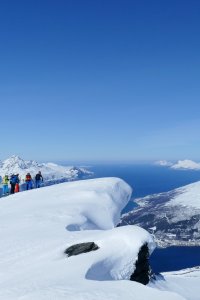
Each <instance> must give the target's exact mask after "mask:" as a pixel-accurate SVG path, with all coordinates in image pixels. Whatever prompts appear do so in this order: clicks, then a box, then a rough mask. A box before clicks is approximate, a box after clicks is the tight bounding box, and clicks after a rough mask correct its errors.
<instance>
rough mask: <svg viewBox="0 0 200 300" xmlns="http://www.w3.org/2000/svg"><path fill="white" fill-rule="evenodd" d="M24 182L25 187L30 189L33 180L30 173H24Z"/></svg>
mask: <svg viewBox="0 0 200 300" xmlns="http://www.w3.org/2000/svg"><path fill="white" fill-rule="evenodd" d="M25 182H26V189H27V190H31V189H32V188H33V181H32V177H31V174H30V173H27V174H26V179H25Z"/></svg>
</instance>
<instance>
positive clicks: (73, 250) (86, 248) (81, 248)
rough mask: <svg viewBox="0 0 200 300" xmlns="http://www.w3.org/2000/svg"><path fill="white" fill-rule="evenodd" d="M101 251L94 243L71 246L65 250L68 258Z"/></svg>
mask: <svg viewBox="0 0 200 300" xmlns="http://www.w3.org/2000/svg"><path fill="white" fill-rule="evenodd" d="M97 249H99V247H98V246H97V245H96V244H95V243H94V242H88V243H80V244H75V245H72V246H70V247H69V248H67V249H66V250H65V254H67V255H68V256H72V255H79V254H82V253H87V252H90V251H95V250H97Z"/></svg>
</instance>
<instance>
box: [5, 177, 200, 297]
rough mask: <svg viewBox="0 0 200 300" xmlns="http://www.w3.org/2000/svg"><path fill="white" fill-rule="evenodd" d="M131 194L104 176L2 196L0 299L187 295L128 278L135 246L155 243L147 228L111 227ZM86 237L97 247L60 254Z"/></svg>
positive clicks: (133, 265) (136, 250) (152, 246)
mask: <svg viewBox="0 0 200 300" xmlns="http://www.w3.org/2000/svg"><path fill="white" fill-rule="evenodd" d="M131 193H132V190H131V188H130V186H129V185H128V184H126V183H125V182H124V181H123V180H121V179H119V178H101V179H91V180H84V181H76V182H68V183H62V184H59V185H54V186H50V187H44V188H43V189H35V190H31V191H26V192H23V193H17V194H14V195H11V196H9V197H7V198H1V199H0V240H1V247H0V299H2V300H11V299H12V300H22V299H23V300H36V299H39V300H43V299H45V300H49V299H59V300H60V299H68V300H85V299H87V300H94V299H95V300H102V299H112V300H116V299H122V298H123V299H134V300H144V299H149V300H160V299H162V300H168V299H171V300H181V299H182V300H183V299H185V298H184V297H182V296H180V295H178V294H177V292H176V290H174V291H172V292H171V291H170V292H169V291H167V290H166V291H163V290H161V289H160V287H156V288H155V286H154V287H151V286H143V285H141V284H139V283H137V282H132V281H129V280H128V278H129V277H130V274H131V273H132V272H133V271H134V269H135V262H136V260H137V253H138V251H139V249H140V247H141V246H142V245H143V244H144V243H147V244H148V247H149V250H150V252H152V251H153V250H154V248H155V243H154V240H153V238H152V236H151V235H150V234H149V233H148V232H147V231H145V230H144V229H142V228H139V227H137V226H125V227H115V226H116V224H117V223H118V222H119V219H120V212H121V210H122V209H123V208H124V207H125V206H126V204H127V202H128V201H129V200H130V197H131ZM91 241H93V242H95V243H96V244H97V245H98V246H99V247H100V249H98V250H96V251H93V252H90V253H85V254H81V255H78V256H72V257H66V255H65V254H64V251H65V249H66V248H67V247H69V246H71V245H73V244H77V243H80V242H91ZM195 284H196V282H195ZM187 299H189V298H187Z"/></svg>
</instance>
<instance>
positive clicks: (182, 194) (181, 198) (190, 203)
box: [165, 181, 200, 216]
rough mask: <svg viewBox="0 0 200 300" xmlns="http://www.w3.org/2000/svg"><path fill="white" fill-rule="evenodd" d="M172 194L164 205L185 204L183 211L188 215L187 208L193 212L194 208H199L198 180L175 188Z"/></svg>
mask: <svg viewBox="0 0 200 300" xmlns="http://www.w3.org/2000/svg"><path fill="white" fill-rule="evenodd" d="M175 191H176V196H174V197H173V198H172V199H171V200H170V201H169V202H167V203H166V204H165V205H166V206H177V205H178V206H185V208H187V209H185V213H186V214H188V216H189V210H191V213H192V214H195V211H194V209H200V181H198V182H195V183H191V184H188V185H186V186H184V187H181V188H178V189H176V190H175Z"/></svg>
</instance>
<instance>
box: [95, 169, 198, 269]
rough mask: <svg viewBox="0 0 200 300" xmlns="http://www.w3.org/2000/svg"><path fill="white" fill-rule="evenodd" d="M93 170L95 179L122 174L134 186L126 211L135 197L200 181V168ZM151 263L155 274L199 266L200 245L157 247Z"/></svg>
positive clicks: (120, 175)
mask: <svg viewBox="0 0 200 300" xmlns="http://www.w3.org/2000/svg"><path fill="white" fill-rule="evenodd" d="M92 171H94V177H95V178H97V177H105V176H116V177H120V178H122V179H124V180H125V181H126V182H127V183H128V184H129V185H130V186H131V187H132V188H133V195H132V199H131V201H130V202H129V203H128V205H127V206H126V207H125V209H124V211H123V213H124V212H128V211H130V210H132V209H134V207H135V204H134V202H133V201H134V199H135V198H138V197H144V196H147V195H150V194H154V193H161V192H167V191H169V190H173V189H175V188H179V187H181V186H184V185H187V184H190V183H193V182H195V181H199V180H200V171H193V170H173V169H170V168H167V167H161V166H155V165H98V166H94V167H92ZM150 264H151V267H152V269H153V272H155V273H159V272H167V271H176V270H181V269H185V268H191V267H195V266H200V247H168V248H165V249H162V248H161V249H159V248H157V249H155V250H154V252H153V254H152V255H151V257H150Z"/></svg>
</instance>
